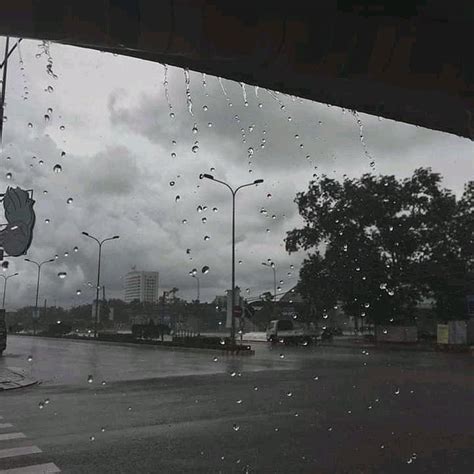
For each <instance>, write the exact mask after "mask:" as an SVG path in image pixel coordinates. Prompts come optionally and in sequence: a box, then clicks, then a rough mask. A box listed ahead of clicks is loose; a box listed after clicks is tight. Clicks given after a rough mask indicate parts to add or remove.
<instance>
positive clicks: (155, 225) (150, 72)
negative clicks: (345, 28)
mask: <svg viewBox="0 0 474 474" xmlns="http://www.w3.org/2000/svg"><path fill="white" fill-rule="evenodd" d="M39 43H40V42H38V41H29V40H24V41H23V42H22V44H21V47H20V50H19V51H15V53H14V54H13V55H12V56H11V59H10V63H9V71H8V81H7V82H8V87H7V96H6V109H5V115H6V121H5V122H4V143H3V145H4V146H3V150H2V151H1V154H0V162H1V164H2V169H3V172H2V173H0V180H1V182H0V192H4V190H5V189H6V188H7V186H13V185H17V186H20V187H22V188H23V189H33V191H34V199H35V200H36V204H35V211H36V217H37V221H36V227H35V230H34V237H33V243H32V245H31V248H30V250H29V251H28V255H27V257H28V258H31V259H33V260H41V259H45V258H51V257H54V256H55V255H58V258H57V260H56V262H55V263H52V264H51V265H47V266H45V267H44V271H43V274H42V280H41V289H40V301H41V303H42V302H43V300H44V298H47V299H48V302H49V303H51V304H53V303H54V302H55V301H56V303H57V304H58V305H64V306H67V307H68V306H71V305H75V304H84V303H89V302H91V301H92V300H93V298H94V291H95V288H94V285H95V279H96V271H97V248H96V246H95V245H93V244H94V243H93V242H91V241H90V239H87V238H86V237H84V236H82V235H81V232H82V231H86V232H89V233H91V234H93V235H95V236H97V237H99V238H105V237H108V236H111V235H115V234H118V235H120V239H119V240H117V241H114V242H112V243H110V245H106V246H104V249H103V260H102V263H103V266H102V272H101V273H102V278H101V280H102V284H104V285H105V286H106V290H107V291H106V292H107V297H113V298H122V296H123V277H124V276H125V274H126V273H127V272H128V271H129V270H130V268H131V267H132V266H133V265H136V267H137V269H143V270H147V269H150V270H156V271H158V272H159V273H160V295H161V294H162V291H163V290H169V289H171V288H173V287H177V288H179V292H178V293H177V296H178V297H180V298H185V299H187V300H191V299H194V298H195V291H196V286H195V281H194V280H193V279H192V278H191V277H190V275H189V272H190V271H191V270H193V269H196V271H197V272H199V274H200V286H201V288H200V289H201V301H212V299H213V298H214V297H215V296H216V295H222V294H225V291H226V290H227V289H229V288H230V242H231V234H230V231H231V229H230V204H231V199H230V198H231V196H230V193H229V191H228V190H227V189H225V188H224V187H223V186H220V185H218V184H216V183H213V182H212V181H208V180H200V179H199V174H200V173H211V174H213V175H215V176H216V177H218V178H219V179H222V180H225V181H228V182H229V183H230V184H233V185H239V184H243V183H246V182H250V181H253V180H254V179H258V178H262V179H264V180H265V182H264V183H263V184H262V185H259V186H258V187H250V188H246V189H244V190H242V193H241V194H240V195H238V198H237V216H236V224H237V229H236V235H237V250H236V258H237V262H238V263H237V266H236V284H237V285H238V286H240V287H241V288H242V296H244V297H247V296H249V297H257V296H258V295H259V294H261V293H263V292H265V291H272V288H273V273H272V271H270V270H269V269H268V268H264V267H263V266H262V265H261V262H262V261H266V260H267V259H271V260H272V261H274V262H275V264H276V267H277V275H278V281H280V280H282V281H283V283H282V284H281V285H280V284H279V286H281V288H282V291H281V293H280V294H283V293H285V292H286V291H288V290H289V289H290V288H291V287H293V286H294V285H295V284H296V282H297V277H298V269H299V265H300V263H301V262H302V260H303V258H304V253H303V252H300V253H296V254H292V255H288V254H287V253H286V251H285V248H284V241H283V239H284V237H285V235H286V231H287V230H290V229H292V228H293V227H295V226H298V225H300V223H301V220H300V218H299V216H298V210H297V207H296V205H295V203H294V198H295V195H296V193H297V192H299V191H304V190H306V189H307V186H308V183H309V181H310V180H311V179H313V174H317V175H318V176H319V175H321V174H323V173H325V174H327V175H328V176H331V177H335V178H337V179H343V177H344V176H345V175H347V176H349V177H359V176H360V175H361V174H362V173H368V172H375V173H377V174H378V173H382V174H395V175H396V176H397V177H406V176H409V175H410V174H411V173H412V172H413V170H414V169H415V168H417V167H421V166H425V167H426V166H430V167H431V168H432V169H433V170H434V171H436V172H439V173H441V174H442V176H443V178H444V181H443V184H444V186H446V187H447V188H450V189H452V190H453V191H454V192H456V193H457V194H459V193H461V192H462V187H463V184H464V183H465V182H466V181H468V180H469V179H473V171H474V165H473V158H472V157H473V155H474V154H473V152H474V145H473V142H472V141H469V140H467V139H463V138H459V137H456V136H452V135H448V134H445V133H441V132H435V131H431V130H426V129H422V128H419V127H415V126H412V125H406V124H401V123H396V122H393V121H390V120H385V119H380V120H379V119H378V118H377V117H371V116H368V115H365V114H360V116H359V117H360V120H361V123H362V125H363V129H362V136H363V140H361V139H360V134H361V130H360V127H359V124H358V123H357V120H356V117H355V116H354V115H353V114H351V113H350V112H349V111H343V110H342V109H340V108H338V107H328V106H327V105H324V104H318V103H314V102H310V101H306V100H301V99H298V98H291V97H288V96H284V95H282V94H278V95H275V94H274V93H269V92H268V91H266V90H264V89H259V90H256V89H255V88H254V87H251V86H246V87H245V94H246V97H247V102H248V106H246V105H245V103H244V95H243V90H242V87H241V86H240V85H239V84H238V83H235V82H231V81H227V80H222V85H223V86H224V89H225V93H226V94H227V95H225V94H224V92H223V90H222V88H221V85H220V83H219V81H218V79H217V78H215V77H212V76H207V77H206V78H205V79H206V81H205V85H204V84H203V76H202V75H201V74H200V73H195V72H191V73H190V97H191V99H192V114H193V115H191V113H190V111H189V108H190V107H189V105H190V104H189V103H188V102H187V96H186V90H185V80H184V72H183V70H181V69H178V68H173V67H169V68H168V78H167V79H168V83H169V86H168V93H169V99H170V102H169V104H168V102H167V99H166V94H165V88H164V86H163V81H164V67H163V66H162V65H160V64H157V63H152V62H147V61H140V60H136V59H132V58H128V57H120V56H114V55H112V54H109V53H101V52H97V51H91V50H87V49H82V48H74V47H70V46H63V45H57V44H51V47H50V54H51V57H52V59H53V71H54V74H56V75H57V79H55V78H53V77H52V76H51V75H48V73H47V70H46V64H47V56H46V55H45V54H42V55H41V56H40V57H39V58H37V57H36V55H37V54H39V53H40V52H41V51H40V49H39V47H38V44H39ZM3 46H4V39H3V38H2V39H0V48H3ZM20 55H21V58H22V60H23V64H22V65H21V64H20V61H19V58H20ZM22 67H23V70H22ZM25 97H26V100H25ZM231 104H232V106H231ZM170 105H171V108H170ZM170 114H174V118H171V117H170ZM244 140H245V141H244ZM195 142H198V143H195ZM262 145H263V146H262ZM194 146H197V147H198V149H196V148H195V150H194V151H196V153H195V152H193V147H194ZM174 154H175V155H174ZM371 161H374V163H375V167H374V168H372V167H371V166H370V162H371ZM56 165H59V166H60V167H61V172H60V173H56V172H54V171H53V169H54V167H55V166H56ZM56 169H58V168H56ZM250 170H251V172H250ZM7 173H11V174H12V178H11V179H7ZM68 202H69V203H68ZM205 207H206V209H205ZM214 209H215V210H214ZM48 221H49V222H48ZM2 222H3V221H2ZM206 236H207V237H208V239H207V238H206ZM74 247H77V248H78V250H77V252H75V251H74ZM65 253H67V256H65ZM8 260H9V262H10V267H9V269H8V271H7V274H10V273H14V272H19V273H20V275H19V276H18V277H16V278H15V279H12V280H11V281H10V282H9V288H8V294H7V303H6V306H7V309H14V308H17V307H19V306H25V305H32V304H34V293H35V288H36V273H35V271H34V268H33V267H32V265H29V264H28V263H27V262H24V259H23V258H22V257H19V258H11V259H8ZM292 265H293V266H294V268H291V266H292ZM204 267H209V271H208V272H207V273H205V274H204V273H202V269H203V268H204ZM61 272H66V273H67V277H66V278H64V279H61V278H59V277H58V274H59V273H61ZM89 282H91V285H89V284H88V283H89ZM0 289H1V288H0ZM247 289H248V291H247ZM78 290H80V294H77V291H78Z"/></svg>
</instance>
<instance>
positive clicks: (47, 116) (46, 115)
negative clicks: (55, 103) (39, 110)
mask: <svg viewBox="0 0 474 474" xmlns="http://www.w3.org/2000/svg"><path fill="white" fill-rule="evenodd" d="M50 119H51V117H50V116H49V115H48V114H45V116H44V121H45V122H49V121H50Z"/></svg>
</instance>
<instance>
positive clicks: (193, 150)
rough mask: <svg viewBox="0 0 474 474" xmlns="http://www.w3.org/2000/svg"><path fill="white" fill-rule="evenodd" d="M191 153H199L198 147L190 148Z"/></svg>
mask: <svg viewBox="0 0 474 474" xmlns="http://www.w3.org/2000/svg"><path fill="white" fill-rule="evenodd" d="M191 150H192V152H193V153H197V152H198V151H199V146H198V145H194V146H193V147H192V148H191Z"/></svg>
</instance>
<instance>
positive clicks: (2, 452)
mask: <svg viewBox="0 0 474 474" xmlns="http://www.w3.org/2000/svg"><path fill="white" fill-rule="evenodd" d="M42 452H43V451H41V449H40V448H38V446H21V447H19V448H7V449H0V459H3V458H13V457H15V456H25V455H27V454H37V453H42Z"/></svg>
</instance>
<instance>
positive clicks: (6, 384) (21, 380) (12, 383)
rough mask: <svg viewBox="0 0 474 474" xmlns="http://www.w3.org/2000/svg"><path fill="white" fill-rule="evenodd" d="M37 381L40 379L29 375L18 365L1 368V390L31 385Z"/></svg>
mask: <svg viewBox="0 0 474 474" xmlns="http://www.w3.org/2000/svg"><path fill="white" fill-rule="evenodd" d="M36 383H38V381H37V380H34V379H32V378H30V377H28V376H27V375H26V374H25V373H24V371H23V370H22V369H19V368H16V367H11V368H8V369H4V368H0V392H2V391H4V390H14V389H16V388H23V387H29V386H31V385H35V384H36Z"/></svg>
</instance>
